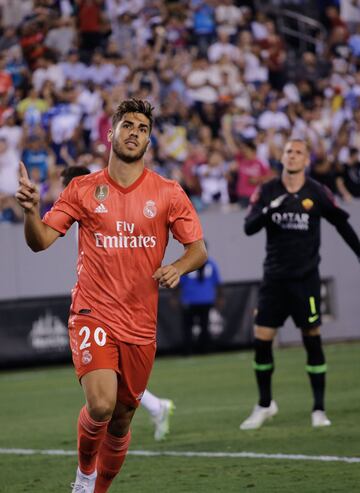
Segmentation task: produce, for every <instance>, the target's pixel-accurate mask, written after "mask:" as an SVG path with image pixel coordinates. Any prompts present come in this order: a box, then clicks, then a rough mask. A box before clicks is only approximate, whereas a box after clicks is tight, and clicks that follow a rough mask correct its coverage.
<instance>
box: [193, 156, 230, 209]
mask: <svg viewBox="0 0 360 493" xmlns="http://www.w3.org/2000/svg"><path fill="white" fill-rule="evenodd" d="M196 174H197V175H198V177H199V182H200V188H201V200H202V202H203V204H204V205H205V206H209V205H211V204H216V203H220V204H222V205H226V204H228V203H229V192H228V179H227V175H228V165H227V163H226V162H225V158H224V156H223V155H222V154H221V153H220V152H218V151H215V152H211V153H210V154H209V157H208V161H207V162H206V163H204V164H201V165H200V166H198V167H197V169H196Z"/></svg>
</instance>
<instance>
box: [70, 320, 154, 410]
mask: <svg viewBox="0 0 360 493" xmlns="http://www.w3.org/2000/svg"><path fill="white" fill-rule="evenodd" d="M69 338H70V347H71V352H72V359H73V362H74V366H75V371H76V374H77V376H78V378H79V380H81V378H82V377H83V376H84V375H85V374H86V373H89V372H90V371H94V370H100V369H110V370H114V371H115V372H116V373H117V374H118V401H120V402H122V403H123V404H126V405H128V406H131V407H137V406H138V405H139V404H140V400H141V397H142V395H143V393H144V390H145V389H146V386H147V382H148V380H149V377H150V373H151V369H152V366H153V363H154V359H155V352H156V343H155V342H151V343H150V344H146V345H136V344H128V343H126V342H122V341H118V340H116V339H114V337H113V336H112V334H111V329H109V327H108V326H107V325H105V324H101V323H100V322H99V321H97V320H95V319H93V318H90V317H84V316H77V315H76V316H71V317H70V320H69Z"/></svg>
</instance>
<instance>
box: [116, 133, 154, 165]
mask: <svg viewBox="0 0 360 493" xmlns="http://www.w3.org/2000/svg"><path fill="white" fill-rule="evenodd" d="M111 144H112V150H113V152H114V154H115V156H116V157H117V158H118V159H120V161H124V162H125V163H134V162H135V161H139V160H140V159H141V158H142V157H143V156H144V154H145V152H146V149H147V146H148V145H147V144H145V145H144V147H143V148H142V149H139V151H138V152H137V153H136V154H131V153H130V152H127V151H123V150H122V149H121V146H120V144H119V143H118V142H117V141H116V140H115V139H114V138H113V139H112V141H111Z"/></svg>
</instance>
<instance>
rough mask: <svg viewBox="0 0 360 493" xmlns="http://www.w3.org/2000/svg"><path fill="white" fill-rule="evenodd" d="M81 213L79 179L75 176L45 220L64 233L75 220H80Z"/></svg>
mask: <svg viewBox="0 0 360 493" xmlns="http://www.w3.org/2000/svg"><path fill="white" fill-rule="evenodd" d="M81 214H82V209H81V204H80V200H79V193H78V186H77V180H76V178H74V179H73V180H72V181H71V182H70V184H69V185H68V186H67V187H66V188H65V190H64V191H63V192H62V193H61V194H60V196H59V198H58V199H57V201H56V202H55V203H54V205H53V206H52V208H51V209H50V211H49V212H47V213H46V214H45V216H44V218H43V222H44V223H45V224H47V225H48V226H50V227H51V228H53V229H55V230H56V231H59V233H61V234H63V235H64V234H65V233H66V231H67V230H68V229H69V228H70V226H71V225H72V224H73V222H75V221H80V219H81Z"/></svg>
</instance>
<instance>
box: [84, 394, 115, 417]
mask: <svg viewBox="0 0 360 493" xmlns="http://www.w3.org/2000/svg"><path fill="white" fill-rule="evenodd" d="M87 407H88V411H89V414H90V416H91V418H92V419H94V420H95V421H107V420H109V419H110V418H111V416H112V414H113V412H114V407H115V406H114V403H113V402H112V401H109V400H107V399H104V398H103V399H93V400H90V401H88V403H87Z"/></svg>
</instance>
